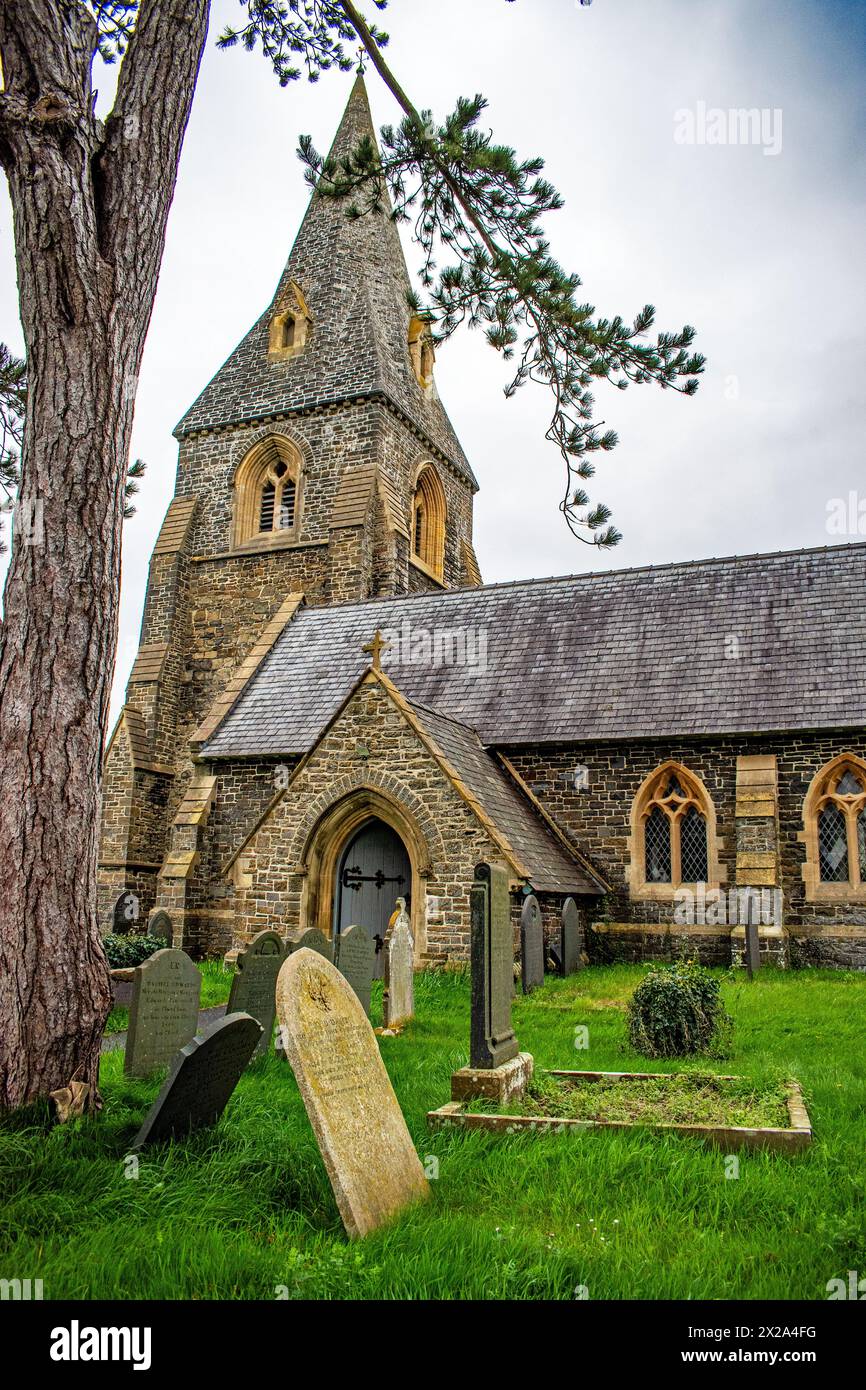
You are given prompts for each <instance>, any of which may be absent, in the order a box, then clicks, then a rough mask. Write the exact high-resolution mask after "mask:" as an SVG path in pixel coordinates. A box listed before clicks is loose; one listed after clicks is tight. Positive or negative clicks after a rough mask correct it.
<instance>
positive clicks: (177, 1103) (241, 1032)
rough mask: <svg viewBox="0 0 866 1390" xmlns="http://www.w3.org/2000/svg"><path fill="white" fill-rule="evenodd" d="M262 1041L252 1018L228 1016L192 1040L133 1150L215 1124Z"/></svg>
mask: <svg viewBox="0 0 866 1390" xmlns="http://www.w3.org/2000/svg"><path fill="white" fill-rule="evenodd" d="M261 1037H262V1025H261V1024H260V1023H259V1022H258V1020H257V1019H255V1018H250V1016H249V1014H227V1015H226V1017H225V1018H221V1019H220V1021H219V1023H217V1024H215V1026H214V1027H213V1028H212V1029H211V1030H210V1032H209V1033H208V1034H207V1036H206V1037H204V1038H193V1040H192V1042H189V1043H187V1045H186V1046H185V1047H182V1048H181V1050H180V1052H179V1053H178V1055H177V1057H175V1059H174V1062H173V1063H172V1068H171V1071H170V1072H169V1074H168V1076H167V1077H166V1079H165V1082H164V1083H163V1087H162V1090H161V1091H160V1093H159V1095H158V1096H157V1098H156V1100H155V1101H154V1103H153V1105H152V1106H151V1108H150V1111H149V1113H148V1116H147V1119H146V1120H145V1122H144V1124H143V1125H142V1127H141V1129H140V1130H139V1131H138V1134H137V1135H136V1136H135V1142H134V1144H133V1146H132V1147H133V1149H141V1148H143V1147H144V1145H145V1144H159V1143H162V1142H164V1141H165V1140H166V1139H182V1138H184V1136H185V1135H187V1134H189V1133H191V1131H192V1130H194V1129H206V1128H207V1127H208V1126H209V1125H214V1124H216V1122H217V1120H218V1119H219V1117H220V1115H221V1114H222V1113H223V1111H224V1110H225V1108H226V1105H227V1104H228V1101H229V1098H230V1096H231V1094H232V1091H233V1090H234V1088H235V1086H236V1085H237V1084H238V1081H239V1080H240V1078H241V1076H242V1074H243V1070H244V1067H245V1066H246V1065H247V1063H248V1062H249V1060H250V1058H251V1056H252V1055H253V1052H254V1050H255V1048H256V1046H257V1044H258V1043H259V1041H260V1039H261Z"/></svg>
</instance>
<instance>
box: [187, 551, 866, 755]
mask: <svg viewBox="0 0 866 1390" xmlns="http://www.w3.org/2000/svg"><path fill="white" fill-rule="evenodd" d="M864 600H866V545H864V544H857V545H848V546H834V547H827V548H823V549H818V550H800V551H790V552H783V553H779V554H771V555H752V556H745V557H736V556H735V557H731V558H728V559H720V560H702V561H697V562H691V563H686V564H672V565H662V566H659V567H651V568H644V569H633V570H620V571H608V572H598V573H593V574H585V575H572V576H567V577H565V578H558V579H542V580H528V581H525V582H521V583H513V584H494V585H487V586H485V587H482V588H480V589H474V588H473V589H456V590H450V591H446V592H444V593H441V592H436V593H423V594H416V595H409V596H405V597H401V598H385V599H376V600H372V601H370V602H367V603H352V604H342V605H337V606H335V607H331V608H307V609H301V610H300V611H299V612H298V614H297V615H296V616H295V618H294V619H293V620H292V621H291V623H289V624H288V626H287V627H286V629H285V630H284V632H283V634H282V636H281V637H280V638H279V640H278V641H277V642H276V643H275V644H274V647H273V650H272V651H271V653H270V655H269V657H268V658H267V660H266V661H264V662H263V663H262V665H261V667H260V668H259V670H258V672H257V674H256V676H255V678H254V679H253V680H252V681H251V682H250V684H249V685H248V686H247V688H246V689H245V690H244V692H243V694H242V695H241V697H240V699H239V700H238V702H237V704H236V705H235V706H234V708H233V709H232V710H231V712H230V713H229V714H228V716H227V717H226V719H225V720H224V721H223V723H222V725H221V726H220V728H219V729H218V730H217V732H216V734H215V735H214V737H213V738H211V740H210V741H209V742H208V743H207V744H206V745H205V747H204V749H203V754H204V756H205V757H215V758H222V757H233V756H248V755H249V756H254V755H257V754H259V755H261V754H266V753H278V754H290V753H303V752H306V751H307V750H308V749H309V748H310V747H311V746H312V744H313V743H314V742H315V739H316V736H317V734H318V733H319V731H320V730H321V729H322V727H323V726H324V725H325V723H326V722H327V720H328V719H329V718H330V716H331V715H332V714H333V713H334V711H335V710H336V708H337V707H338V706H339V704H340V703H341V701H342V700H344V699H345V698H346V696H347V695H348V693H349V691H350V689H351V688H352V686H353V685H354V683H355V681H356V680H357V679H358V677H359V675H360V674H361V672H362V671H363V670H364V669H365V667H366V665H367V664H368V661H369V658H368V657H367V656H366V655H365V654H364V653H363V652H362V650H361V648H362V646H363V644H364V643H365V642H369V640H370V638H371V636H372V635H373V632H374V631H375V629H376V628H377V627H378V628H381V629H382V630H383V631H385V630H386V629H391V630H393V631H395V632H396V633H397V634H398V635H402V633H403V632H408V633H409V634H410V635H414V638H415V640H416V642H417V641H419V640H420V639H421V638H422V637H423V633H424V631H425V630H426V631H427V632H430V633H432V634H433V635H434V636H435V635H436V634H437V633H438V634H439V637H440V640H441V638H442V635H443V633H448V632H449V631H450V632H454V631H455V630H456V631H458V632H459V631H462V632H463V633H464V634H466V633H467V632H468V633H469V634H470V635H474V637H475V640H476V641H478V642H480V641H481V640H482V639H483V640H484V641H486V660H485V661H484V662H483V663H482V662H481V661H480V660H476V662H475V665H474V666H473V665H472V664H470V663H468V662H467V663H466V664H463V665H459V666H453V665H447V664H443V661H442V660H440V662H439V664H437V663H436V662H435V660H434V661H431V660H426V661H419V662H409V663H406V662H402V660H401V662H400V664H398V663H397V662H395V661H394V656H395V654H396V655H397V656H398V657H400V658H402V657H403V655H404V651H403V650H402V647H403V646H404V644H403V643H402V641H401V649H400V650H398V651H397V652H396V653H395V652H394V651H392V652H389V653H386V654H385V657H384V659H383V669H384V670H385V671H386V672H387V674H389V675H390V676H391V678H392V679H393V680H394V681H395V682H396V683H397V685H398V686H399V688H400V690H401V691H402V692H403V694H404V695H405V697H406V698H407V699H409V700H410V701H413V702H415V703H418V704H423V705H425V706H426V707H428V708H432V709H435V710H437V711H438V712H439V713H441V714H443V715H448V716H451V717H452V718H455V719H458V720H460V721H461V722H462V723H464V724H467V725H469V726H470V727H471V728H473V729H475V730H476V731H477V732H478V735H479V737H480V739H481V740H482V742H483V743H484V744H485V745H487V746H491V745H499V746H508V745H512V744H514V745H517V744H532V743H543V742H574V741H593V742H595V741H598V740H601V739H636V738H655V737H666V736H680V735H690V734H691V735H695V734H717V733H746V732H751V733H761V732H768V731H771V730H796V729H824V728H847V727H859V728H862V727H864V726H866V602H864ZM404 624H406V625H408V626H407V627H405V628H404ZM735 642H736V644H737V645H736V646H735V645H734V643H735ZM469 651H470V654H471V653H472V648H471V647H470V648H469ZM474 654H475V656H476V658H478V657H480V656H481V648H480V646H479V648H478V649H477V650H476V651H475V653H474ZM444 655H447V647H446V648H445V649H444V650H443V647H442V646H441V645H440V657H442V656H444Z"/></svg>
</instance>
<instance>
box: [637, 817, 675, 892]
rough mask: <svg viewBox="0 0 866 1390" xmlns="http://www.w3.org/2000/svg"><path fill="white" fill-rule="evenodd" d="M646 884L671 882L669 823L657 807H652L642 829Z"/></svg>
mask: <svg viewBox="0 0 866 1390" xmlns="http://www.w3.org/2000/svg"><path fill="white" fill-rule="evenodd" d="M644 848H645V851H646V880H647V883H670V881H671V823H670V820H669V819H668V817H667V816H666V815H665V813H664V811H662V810H661V808H660V807H659V806H654V807H653V809H652V810H651V811H650V814H649V815H648V816H647V819H646V825H645V827H644Z"/></svg>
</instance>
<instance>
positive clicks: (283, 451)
mask: <svg viewBox="0 0 866 1390" xmlns="http://www.w3.org/2000/svg"><path fill="white" fill-rule="evenodd" d="M300 482H301V473H300V460H299V458H298V455H297V453H296V451H295V449H294V448H293V447H292V445H291V444H290V443H289V441H288V439H286V438H285V437H284V436H283V435H272V436H270V437H269V438H267V439H264V440H262V441H261V443H259V444H257V445H256V446H255V447H254V448H253V449H251V450H250V452H249V454H247V457H246V458H245V459H244V461H243V463H242V464H241V466H240V468H239V469H238V471H237V476H236V478H235V526H234V544H235V545H264V544H273V543H274V542H275V541H278V540H289V541H291V540H295V539H297V536H298V530H299V492H300Z"/></svg>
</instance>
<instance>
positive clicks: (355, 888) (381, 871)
mask: <svg viewBox="0 0 866 1390" xmlns="http://www.w3.org/2000/svg"><path fill="white" fill-rule="evenodd" d="M411 896H412V864H411V861H410V859H409V852H408V850H407V849H406V846H405V845H404V843H403V841H402V840H401V838H400V836H399V835H398V834H397V832H396V830H394V829H392V827H391V826H390V825H387V824H386V823H385V821H383V820H380V819H379V817H378V816H370V817H369V819H367V820H365V821H364V823H363V824H362V825H361V826H360V827H359V828H358V829H357V830H356V831H355V833H354V834H353V835H352V838H351V839H350V840H349V842H348V844H347V845H346V848H345V849H344V850H343V852H342V854H341V855H340V856H339V858H338V860H337V871H336V879H335V883H334V922H333V929H334V936H335V937H336V935H337V933H338V932H342V931H347V930H348V928H349V927H352V926H361V927H364V928H366V931H367V933H368V935H369V936H370V937H371V938H372V939H373V940H374V941H375V943H376V962H375V969H374V979H381V978H382V974H383V967H384V956H383V953H382V944H383V942H384V939H385V932H386V931H387V930H388V922H389V919H390V917H391V914H392V913H393V911H394V904H395V902H396V900H397V898H405V899H406V901H407V905H408V906H409V907H410V909H411Z"/></svg>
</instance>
